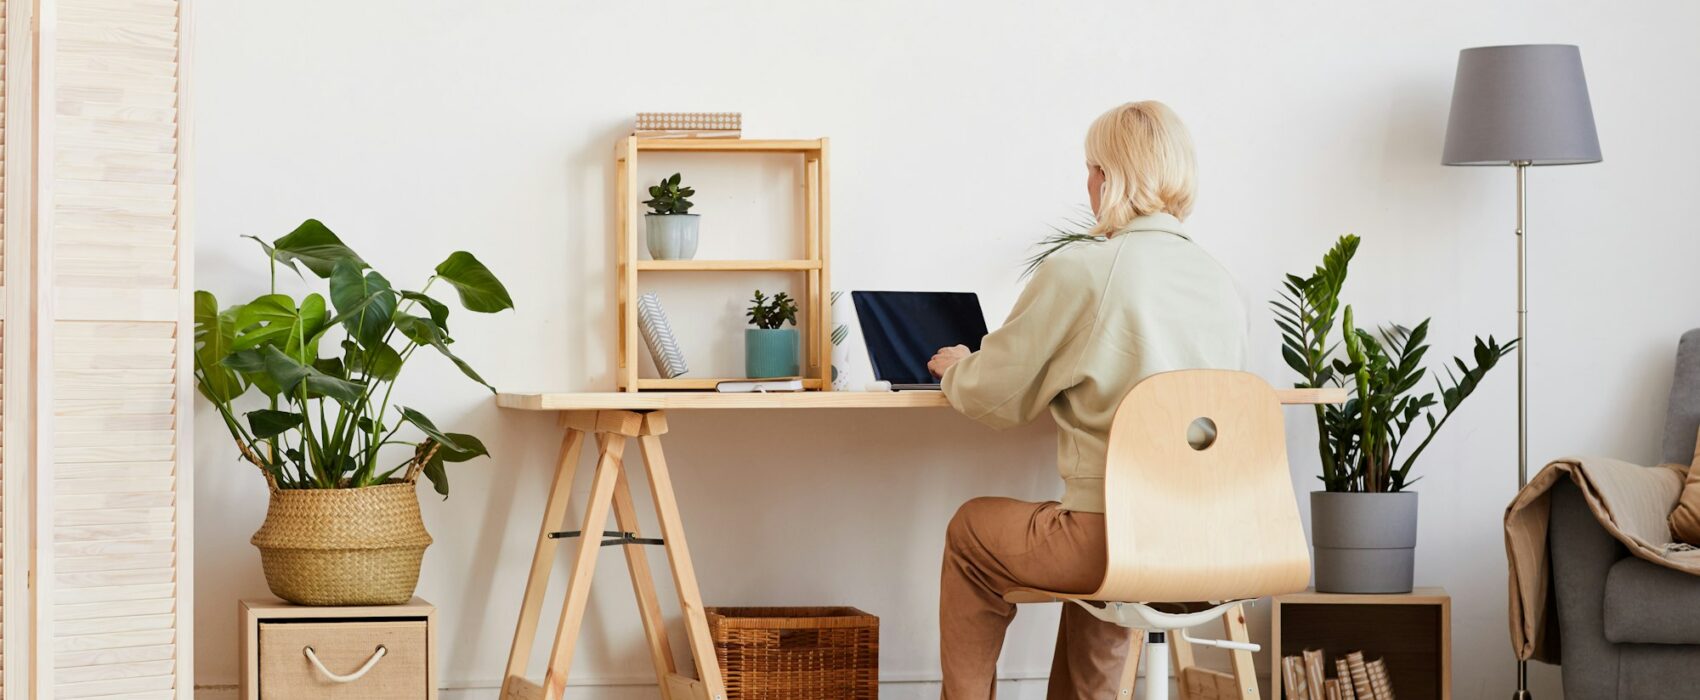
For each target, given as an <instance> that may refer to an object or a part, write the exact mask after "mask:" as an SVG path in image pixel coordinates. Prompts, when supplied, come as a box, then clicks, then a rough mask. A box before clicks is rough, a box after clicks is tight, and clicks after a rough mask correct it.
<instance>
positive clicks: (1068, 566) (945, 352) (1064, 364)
mask: <svg viewBox="0 0 1700 700" xmlns="http://www.w3.org/2000/svg"><path fill="white" fill-rule="evenodd" d="M1195 183H1196V178H1195V175H1194V170H1193V153H1192V140H1191V137H1190V136H1188V135H1187V131H1186V127H1185V125H1183V124H1181V121H1180V119H1179V118H1178V117H1176V116H1175V113H1174V112H1173V111H1170V109H1169V108H1168V107H1167V106H1165V105H1163V104H1162V103H1160V102H1151V101H1147V102H1130V103H1128V104H1124V105H1121V106H1119V107H1116V108H1115V109H1112V110H1110V111H1108V112H1106V113H1104V115H1103V116H1101V117H1098V119H1097V121H1095V122H1093V123H1092V128H1091V129H1090V130H1089V131H1088V132H1087V135H1086V191H1087V194H1088V195H1089V196H1090V197H1091V200H1092V211H1093V213H1094V214H1095V215H1096V216H1097V225H1096V226H1094V227H1093V229H1092V233H1094V234H1096V235H1100V236H1104V237H1106V240H1104V241H1101V242H1085V243H1078V244H1075V245H1073V246H1071V247H1067V248H1064V249H1062V250H1059V251H1057V252H1056V253H1054V254H1052V255H1051V256H1049V258H1047V259H1046V260H1045V261H1044V262H1043V263H1041V264H1040V265H1039V267H1038V269H1037V270H1036V271H1035V272H1034V274H1033V279H1032V280H1031V281H1030V282H1029V283H1028V285H1027V288H1026V289H1025V290H1024V291H1023V292H1022V293H1021V298H1020V299H1019V300H1018V301H1016V303H1015V309H1014V310H1013V311H1011V312H1010V315H1009V320H1007V321H1005V322H1004V325H1003V327H1002V328H999V329H998V330H997V332H995V333H992V334H991V335H988V336H986V337H985V339H984V340H983V341H982V343H981V346H980V350H979V351H978V352H975V353H972V354H970V353H969V352H968V350H967V348H964V347H962V346H955V347H950V348H944V349H941V350H939V352H938V354H937V355H935V356H934V357H933V359H932V362H931V363H930V364H929V367H930V368H931V369H932V370H933V373H934V374H936V375H938V376H940V377H942V378H943V388H944V394H945V396H946V397H948V398H949V399H950V403H951V405H952V406H954V407H956V410H958V411H961V412H962V413H963V414H965V415H967V416H969V417H970V418H974V419H976V420H979V421H981V422H983V423H986V424H988V425H991V426H992V427H995V428H1005V427H1009V426H1014V425H1019V424H1022V423H1026V422H1028V421H1030V420H1033V419H1034V418H1036V417H1038V415H1039V414H1040V413H1043V412H1044V411H1045V410H1047V409H1049V410H1050V412H1051V416H1052V417H1053V418H1054V419H1055V420H1056V423H1057V470H1058V471H1059V472H1061V474H1062V478H1063V496H1062V501H1061V502H1060V503H1059V502H1055V501H1051V502H1045V503H1029V502H1024V501H1017V500H1012V499H1007V498H976V499H974V500H972V501H969V502H968V503H966V504H963V506H962V508H961V509H959V510H958V511H957V513H956V516H955V517H954V518H952V519H951V521H950V525H949V527H948V528H947V529H946V534H945V552H944V574H943V580H942V582H941V585H940V592H939V636H940V647H941V649H940V651H941V659H940V660H941V664H942V666H943V670H944V695H943V697H944V698H945V700H980V699H984V698H990V697H992V696H993V693H994V687H993V686H994V683H995V682H996V671H997V659H998V653H999V651H1000V650H1001V649H1002V648H1003V637H1004V630H1005V628H1007V627H1008V626H1009V622H1010V620H1011V619H1013V618H1014V617H1015V607H1014V606H1013V605H1010V604H1008V603H1005V602H1004V600H1003V594H1004V593H1005V592H1007V591H1008V590H1010V589H1011V588H1016V587H1021V586H1031V587H1035V588H1042V589H1048V590H1057V591H1068V592H1080V593H1086V592H1090V591H1092V590H1095V589H1096V588H1097V586H1098V583H1099V582H1100V581H1101V580H1102V578H1103V575H1104V566H1105V564H1104V561H1105V544H1104V516H1103V512H1104V450H1105V443H1106V437H1107V435H1108V433H1109V429H1110V419H1111V417H1112V416H1114V415H1115V411H1116V407H1117V405H1119V404H1120V403H1121V400H1122V397H1123V396H1125V395H1126V394H1127V392H1128V390H1130V389H1132V388H1133V385H1134V384H1136V383H1138V382H1139V380H1141V379H1144V378H1145V377H1147V376H1150V375H1152V374H1155V373H1157V372H1164V371H1168V370H1176V369H1189V368H1226V369H1239V368H1240V367H1241V364H1242V360H1243V356H1244V354H1245V346H1246V312H1245V308H1244V306H1243V305H1242V303H1241V301H1240V296H1239V292H1238V291H1237V288H1236V285H1235V283H1234V280H1233V278H1232V277H1230V276H1229V275H1228V272H1227V271H1226V270H1224V269H1223V268H1222V266H1221V265H1219V264H1218V263H1217V262H1216V261H1215V260H1214V259H1212V258H1211V257H1210V255H1209V254H1208V253H1206V252H1204V250H1203V249H1202V248H1200V247H1198V245H1196V244H1194V243H1193V241H1192V239H1191V238H1190V237H1189V236H1188V235H1187V233H1186V231H1185V229H1183V228H1182V226H1181V222H1182V221H1184V220H1185V219H1186V218H1187V215H1188V214H1189V213H1191V211H1192V200H1193V195H1194V190H1195ZM1128 640H1129V632H1128V631H1127V630H1125V629H1122V628H1120V627H1117V626H1115V625H1113V624H1110V623H1106V622H1102V621H1099V620H1098V619H1097V618H1094V617H1092V616H1091V615H1089V614H1087V613H1086V612H1085V611H1083V610H1081V609H1080V608H1079V607H1077V606H1073V605H1065V606H1063V612H1062V624H1061V628H1060V629H1059V630H1058V633H1057V648H1056V655H1055V657H1054V659H1053V661H1052V667H1051V679H1050V692H1049V694H1048V695H1047V697H1048V698H1051V699H1052V700H1056V699H1059V698H1094V699H1096V698H1109V697H1112V695H1113V693H1114V692H1115V690H1114V689H1115V686H1116V683H1117V682H1118V681H1119V679H1120V673H1121V669H1122V664H1123V661H1124V659H1125V657H1126V654H1127V648H1128Z"/></svg>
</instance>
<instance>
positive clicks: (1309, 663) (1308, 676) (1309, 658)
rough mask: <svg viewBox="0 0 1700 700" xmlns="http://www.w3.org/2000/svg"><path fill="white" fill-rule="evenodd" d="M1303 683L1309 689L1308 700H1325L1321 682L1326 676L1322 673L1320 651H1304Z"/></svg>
mask: <svg viewBox="0 0 1700 700" xmlns="http://www.w3.org/2000/svg"><path fill="white" fill-rule="evenodd" d="M1304 664H1305V682H1306V684H1307V685H1308V686H1309V687H1310V700H1325V698H1324V697H1323V694H1324V690H1323V684H1322V680H1323V678H1324V677H1325V676H1326V675H1327V674H1325V673H1323V672H1322V650H1321V649H1306V650H1304Z"/></svg>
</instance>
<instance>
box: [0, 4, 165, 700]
mask: <svg viewBox="0 0 1700 700" xmlns="http://www.w3.org/2000/svg"><path fill="white" fill-rule="evenodd" d="M0 4H3V5H4V7H3V8H0V10H3V12H4V17H5V19H4V32H3V34H4V39H3V42H4V43H3V47H0V48H3V50H0V57H3V58H4V61H5V66H4V76H5V77H4V81H3V82H0V85H3V86H4V87H3V91H0V95H3V114H0V124H3V125H4V128H3V132H0V134H3V138H0V156H3V158H4V177H3V178H0V192H3V194H4V197H3V206H4V209H3V216H0V236H3V239H0V240H3V241H4V252H3V254H0V290H3V292H0V293H3V296H4V304H3V305H0V309H3V311H0V388H3V389H0V390H3V397H0V425H3V430H0V436H3V437H0V445H3V447H0V470H3V473H0V494H3V496H4V499H3V503H0V540H3V541H0V695H3V696H5V697H12V698H41V699H49V698H99V697H114V698H116V697H123V698H137V699H147V698H174V699H177V700H189V699H190V698H192V696H193V693H194V682H193V673H192V671H191V669H192V666H191V657H192V653H193V646H192V640H191V633H192V628H193V625H192V616H193V608H194V605H193V600H194V599H193V587H192V585H191V583H192V578H193V577H192V572H193V545H192V542H193V540H192V538H191V533H192V527H191V521H192V519H193V503H192V501H191V499H190V494H191V490H190V484H191V475H192V472H193V462H192V461H191V460H190V454H191V451H190V446H191V444H192V440H191V437H190V428H191V422H192V421H191V419H190V417H191V412H190V410H189V409H190V407H191V406H192V402H193V399H194V383H193V381H194V380H193V366H194V365H193V360H192V356H193V352H194V337H193V336H194V332H193V331H194V327H193V315H194V314H193V290H194V287H193V283H192V281H191V276H190V272H191V265H190V260H191V254H192V246H191V241H190V238H189V236H188V231H189V224H190V221H189V220H190V216H189V214H190V208H189V205H188V201H189V197H188V195H189V186H188V178H187V173H186V165H187V163H188V160H189V138H188V134H189V119H188V116H189V115H188V111H187V110H186V109H185V108H184V107H185V103H186V100H187V96H188V90H187V83H188V81H187V71H186V68H187V66H188V65H189V64H190V61H189V56H188V50H187V49H188V46H189V41H188V34H189V31H188V24H189V23H188V21H187V20H188V12H187V10H188V3H187V2H186V1H184V0H34V1H33V2H31V1H20V0H4V2H3V3H0Z"/></svg>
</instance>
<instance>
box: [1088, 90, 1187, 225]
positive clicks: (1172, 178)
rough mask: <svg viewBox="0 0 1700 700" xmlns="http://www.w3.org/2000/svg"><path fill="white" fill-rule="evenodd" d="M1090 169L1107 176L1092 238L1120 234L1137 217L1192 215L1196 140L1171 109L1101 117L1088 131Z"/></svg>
mask: <svg viewBox="0 0 1700 700" xmlns="http://www.w3.org/2000/svg"><path fill="white" fill-rule="evenodd" d="M1086 164H1087V165H1091V166H1094V167H1097V168H1100V169H1102V170H1103V171H1104V186H1103V190H1102V191H1101V192H1100V193H1099V200H1098V201H1099V205H1098V223H1097V225H1096V226H1093V227H1092V231H1091V233H1092V234H1093V235H1097V236H1108V235H1110V234H1113V233H1115V232H1117V231H1120V230H1121V229H1122V228H1123V227H1125V226H1127V225H1128V222H1131V221H1133V219H1134V217H1137V216H1144V215H1146V214H1156V213H1158V212H1168V213H1169V214H1171V215H1173V216H1174V217H1175V218H1177V219H1185V218H1186V217H1187V215H1188V214H1190V213H1192V198H1193V195H1194V194H1195V193H1196V191H1197V187H1198V180H1197V174H1196V170H1195V165H1194V162H1193V156H1192V136H1191V135H1190V134H1188V133H1187V130H1186V125H1185V124H1182V123H1181V118H1180V117H1178V116H1176V115H1175V112H1174V110H1171V109H1169V106H1168V105H1165V104H1163V103H1161V102H1158V101H1156V100H1146V101H1144V102H1129V103H1127V104H1124V105H1121V106H1119V107H1116V108H1115V109H1112V110H1110V111H1108V112H1105V113H1104V114H1103V116H1100V117H1098V119H1097V121H1094V122H1092V128H1091V129H1089V130H1087V132H1086Z"/></svg>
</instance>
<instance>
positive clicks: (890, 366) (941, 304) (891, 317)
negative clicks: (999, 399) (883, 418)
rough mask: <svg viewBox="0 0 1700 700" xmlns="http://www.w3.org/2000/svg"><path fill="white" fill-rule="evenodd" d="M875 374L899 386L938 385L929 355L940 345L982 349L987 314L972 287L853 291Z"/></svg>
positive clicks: (907, 388) (900, 388)
mask: <svg viewBox="0 0 1700 700" xmlns="http://www.w3.org/2000/svg"><path fill="white" fill-rule="evenodd" d="M850 299H851V300H852V301H853V302H855V304H856V316H857V319H858V320H859V321H860V322H861V325H862V340H863V341H864V342H866V344H867V346H868V361H869V363H870V364H872V365H873V368H874V378H876V379H879V380H880V381H884V382H890V383H891V388H892V389H894V390H897V391H915V390H934V391H936V390H938V388H939V380H938V378H936V377H934V376H933V375H932V373H931V372H929V371H928V370H927V361H928V360H931V359H932V358H933V354H934V353H937V352H938V351H939V348H947V347H950V346H952V345H966V346H968V350H969V351H970V352H974V351H978V350H979V349H980V339H981V338H984V337H985V336H986V316H985V314H984V313H982V312H981V311H980V297H979V296H977V295H975V294H973V293H970V292H851V293H850Z"/></svg>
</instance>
